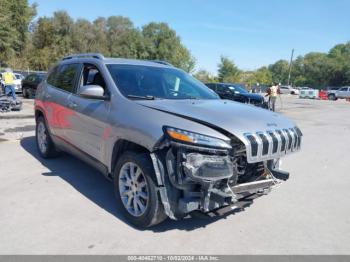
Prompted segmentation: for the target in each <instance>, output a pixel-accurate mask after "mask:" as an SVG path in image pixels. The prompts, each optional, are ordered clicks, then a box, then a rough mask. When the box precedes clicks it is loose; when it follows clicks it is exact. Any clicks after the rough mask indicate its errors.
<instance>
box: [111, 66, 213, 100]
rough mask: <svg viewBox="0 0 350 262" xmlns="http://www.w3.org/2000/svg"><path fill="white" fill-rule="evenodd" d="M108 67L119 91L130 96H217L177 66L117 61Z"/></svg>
mask: <svg viewBox="0 0 350 262" xmlns="http://www.w3.org/2000/svg"><path fill="white" fill-rule="evenodd" d="M107 67H108V70H109V72H110V73H111V75H112V78H113V80H114V82H115V84H116V85H117V87H118V89H119V90H120V92H121V93H122V94H123V95H124V96H126V97H129V98H134V99H142V98H149V97H153V98H162V99H219V97H218V96H217V95H216V94H215V93H214V92H213V91H211V90H210V89H209V88H208V87H206V86H205V85H204V84H202V83H201V82H199V81H198V80H196V79H195V78H193V77H191V76H190V75H188V74H186V73H185V72H183V71H181V70H178V69H174V68H164V67H151V66H139V65H117V64H110V65H107Z"/></svg>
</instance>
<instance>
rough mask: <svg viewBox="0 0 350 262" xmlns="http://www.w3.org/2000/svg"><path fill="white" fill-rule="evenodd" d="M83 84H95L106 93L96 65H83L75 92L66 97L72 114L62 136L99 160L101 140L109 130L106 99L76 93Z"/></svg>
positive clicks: (108, 108) (102, 155)
mask: <svg viewBox="0 0 350 262" xmlns="http://www.w3.org/2000/svg"><path fill="white" fill-rule="evenodd" d="M85 85H99V86H101V87H103V88H104V89H105V94H106V95H107V94H108V93H109V92H108V89H107V86H106V84H105V81H104V77H103V75H102V74H101V71H100V70H99V69H98V67H97V66H96V65H93V64H84V65H83V67H82V71H81V73H80V78H79V81H77V87H76V91H75V92H74V94H73V95H72V96H70V98H69V105H68V106H69V107H70V108H71V110H73V111H74V112H75V113H74V115H73V116H72V118H71V119H70V120H71V122H70V126H71V128H70V129H67V130H66V132H67V133H66V135H65V136H66V137H67V138H69V140H70V142H71V143H72V144H73V145H74V146H75V147H78V149H80V150H81V151H83V152H84V153H86V154H88V155H89V156H92V157H93V158H95V159H97V160H98V161H100V162H102V163H103V157H104V152H105V150H104V148H105V141H106V139H107V137H108V135H109V133H108V132H109V130H110V129H109V125H108V124H107V117H108V114H109V110H110V102H109V101H108V100H100V99H92V98H85V97H82V96H79V88H80V87H82V86H85Z"/></svg>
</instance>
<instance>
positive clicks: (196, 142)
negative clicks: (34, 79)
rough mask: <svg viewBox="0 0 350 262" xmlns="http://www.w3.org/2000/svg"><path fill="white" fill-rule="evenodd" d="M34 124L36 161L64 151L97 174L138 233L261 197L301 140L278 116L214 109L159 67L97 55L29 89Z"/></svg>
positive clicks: (61, 65) (66, 64)
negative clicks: (109, 185) (111, 189)
mask: <svg viewBox="0 0 350 262" xmlns="http://www.w3.org/2000/svg"><path fill="white" fill-rule="evenodd" d="M35 118H36V141H37V147H38V150H39V153H40V155H41V156H42V157H44V158H49V157H53V156H56V155H57V154H58V153H59V152H60V151H65V152H69V153H71V154H74V155H76V156H78V157H79V158H81V159H82V160H84V161H86V162H87V163H89V164H91V165H92V166H94V167H95V168H97V169H98V170H99V171H101V172H102V173H103V174H104V175H105V176H106V177H107V178H108V179H110V180H112V181H113V185H114V190H115V196H116V198H117V202H118V203H119V204H120V205H121V207H122V210H123V212H124V213H125V216H126V218H127V219H128V221H129V222H130V223H132V224H133V225H136V226H138V227H142V228H145V227H149V226H152V225H155V224H158V223H160V222H162V221H163V220H164V219H165V218H167V217H170V218H172V219H181V218H184V217H186V216H190V215H191V214H194V213H198V212H201V213H205V214H208V215H212V214H219V213H220V212H219V211H220V210H223V209H227V208H229V207H231V206H232V205H238V204H239V203H242V201H244V200H245V199H247V198H252V197H253V198H255V197H258V196H261V195H263V194H266V193H268V192H269V191H270V189H271V188H272V187H273V186H274V185H276V184H277V183H279V181H281V180H287V179H288V176H289V174H288V173H287V172H283V171H280V170H279V169H278V163H279V159H280V158H281V157H283V156H284V155H286V154H289V153H292V152H295V151H298V150H299V149H300V144H301V139H302V133H301V131H300V130H299V128H298V127H297V126H296V125H295V124H294V123H293V122H291V121H290V120H288V119H286V118H285V117H283V116H282V115H280V114H277V113H274V112H270V111H268V110H264V109H261V108H257V107H254V106H252V105H246V104H241V103H238V102H234V101H230V100H221V99H220V98H219V97H218V95H217V94H215V93H214V92H213V91H212V90H210V89H209V88H208V87H206V86H205V85H203V84H202V83H200V82H199V81H197V80H195V79H194V78H192V77H191V76H190V75H188V74H187V73H185V72H183V71H182V70H179V69H177V68H175V67H173V66H172V65H170V64H168V63H166V62H163V61H141V60H129V59H117V58H105V57H103V56H102V55H100V54H80V55H72V56H68V57H65V58H64V59H62V61H60V62H58V63H57V64H56V65H55V66H54V67H53V68H52V69H51V70H50V72H49V73H48V76H47V78H46V79H45V80H44V81H43V82H42V83H41V84H40V85H39V87H38V89H37V92H36V98H35Z"/></svg>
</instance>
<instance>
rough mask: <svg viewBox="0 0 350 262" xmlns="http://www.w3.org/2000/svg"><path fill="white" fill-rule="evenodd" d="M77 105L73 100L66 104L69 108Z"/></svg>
mask: <svg viewBox="0 0 350 262" xmlns="http://www.w3.org/2000/svg"><path fill="white" fill-rule="evenodd" d="M77 106H78V104H77V103H75V102H70V103H69V104H68V107H69V108H72V109H74V108H76V107H77Z"/></svg>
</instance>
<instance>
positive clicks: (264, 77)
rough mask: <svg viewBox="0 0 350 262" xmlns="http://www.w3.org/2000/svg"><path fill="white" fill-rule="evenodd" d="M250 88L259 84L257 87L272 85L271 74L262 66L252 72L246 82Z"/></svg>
mask: <svg viewBox="0 0 350 262" xmlns="http://www.w3.org/2000/svg"><path fill="white" fill-rule="evenodd" d="M246 82H247V83H248V84H249V85H250V86H253V85H256V84H259V85H270V84H271V83H272V74H271V71H270V70H269V69H268V68H267V67H266V66H263V67H261V68H259V69H258V70H256V71H255V72H253V73H252V74H251V75H250V76H249V77H248V79H247V81H246Z"/></svg>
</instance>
